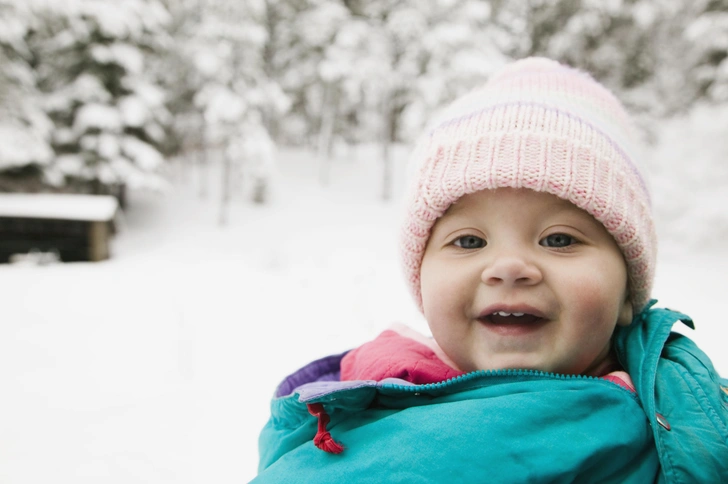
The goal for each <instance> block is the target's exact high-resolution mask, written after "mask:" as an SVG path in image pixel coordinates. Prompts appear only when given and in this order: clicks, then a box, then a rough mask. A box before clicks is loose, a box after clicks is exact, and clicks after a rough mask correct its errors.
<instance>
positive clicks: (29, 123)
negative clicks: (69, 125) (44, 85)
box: [0, 0, 52, 191]
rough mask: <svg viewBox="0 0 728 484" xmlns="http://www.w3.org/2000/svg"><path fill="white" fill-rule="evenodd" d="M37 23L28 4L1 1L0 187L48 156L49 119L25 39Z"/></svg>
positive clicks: (32, 169)
mask: <svg viewBox="0 0 728 484" xmlns="http://www.w3.org/2000/svg"><path fill="white" fill-rule="evenodd" d="M35 23H36V20H35V17H34V15H33V12H32V9H31V5H29V4H28V3H20V2H12V1H9V0H2V1H0V191H10V190H16V189H17V188H18V186H17V185H18V182H17V179H18V178H25V176H24V175H27V174H28V172H30V173H31V174H32V173H37V172H38V171H39V170H40V169H41V167H45V166H47V165H48V163H50V161H51V160H52V150H51V148H50V144H49V141H50V134H51V128H52V123H51V122H50V120H49V119H48V117H47V116H46V114H45V112H44V111H43V106H42V96H41V93H40V92H39V91H38V89H37V80H36V71H35V70H34V69H33V66H32V62H33V58H32V52H31V50H30V49H29V47H28V45H27V43H26V38H27V35H28V31H29V30H30V29H32V28H33V27H34V24H35Z"/></svg>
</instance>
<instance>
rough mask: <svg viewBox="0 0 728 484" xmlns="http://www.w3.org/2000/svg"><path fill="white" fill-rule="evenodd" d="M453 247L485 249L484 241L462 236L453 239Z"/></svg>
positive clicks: (472, 236)
mask: <svg viewBox="0 0 728 484" xmlns="http://www.w3.org/2000/svg"><path fill="white" fill-rule="evenodd" d="M453 245H454V246H456V247H460V248H461V249H481V248H483V247H485V240H483V239H481V238H480V237H476V236H475V235H464V236H462V237H458V238H457V239H455V240H454V241H453Z"/></svg>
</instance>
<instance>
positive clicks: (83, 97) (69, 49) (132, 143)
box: [28, 0, 170, 196]
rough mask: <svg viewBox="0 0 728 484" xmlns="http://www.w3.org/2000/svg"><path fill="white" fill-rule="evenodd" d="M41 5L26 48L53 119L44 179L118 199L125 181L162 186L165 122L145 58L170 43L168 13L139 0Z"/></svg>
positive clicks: (160, 92) (162, 94)
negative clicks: (51, 152) (51, 156)
mask: <svg viewBox="0 0 728 484" xmlns="http://www.w3.org/2000/svg"><path fill="white" fill-rule="evenodd" d="M40 5H41V6H40V7H37V10H36V15H37V17H38V18H39V22H38V26H37V28H35V29H34V30H32V31H31V32H29V35H28V45H29V46H30V49H31V51H32V52H33V57H34V69H35V71H36V73H37V78H38V87H39V89H40V90H41V91H42V92H44V93H45V109H46V111H47V113H48V114H49V116H50V117H51V119H52V120H53V123H54V132H53V138H52V146H53V149H54V151H55V154H56V157H55V159H54V161H53V163H51V164H50V165H49V166H47V167H45V168H44V170H43V171H44V176H45V180H49V181H51V182H52V183H53V184H55V185H59V186H65V187H66V188H64V189H66V190H72V191H82V192H90V193H115V194H117V195H119V196H121V195H122V189H123V188H124V187H125V186H130V187H146V188H155V189H158V188H161V187H163V186H164V184H165V182H164V179H163V178H162V176H161V172H162V170H163V167H164V158H163V156H162V155H161V153H160V151H159V148H160V147H161V146H162V145H163V143H164V142H165V136H166V134H165V126H166V125H167V123H169V121H170V119H169V113H168V111H167V109H166V108H165V105H164V101H165V97H166V94H165V92H164V91H163V90H162V89H161V88H160V86H159V85H158V84H157V83H156V82H155V80H154V79H153V78H151V76H150V75H149V71H148V70H147V66H146V63H147V59H148V56H149V54H150V53H155V52H160V51H163V50H164V48H165V46H166V45H168V43H169V42H168V39H169V37H168V35H167V32H166V30H165V28H166V24H167V22H168V21H169V16H168V13H167V11H166V10H165V9H164V7H163V6H162V5H161V4H160V3H158V2H156V1H142V0H127V1H125V2H119V3H113V4H109V3H108V2H103V1H101V0H76V1H69V2H65V3H63V4H57V5H55V4H54V5H51V4H40Z"/></svg>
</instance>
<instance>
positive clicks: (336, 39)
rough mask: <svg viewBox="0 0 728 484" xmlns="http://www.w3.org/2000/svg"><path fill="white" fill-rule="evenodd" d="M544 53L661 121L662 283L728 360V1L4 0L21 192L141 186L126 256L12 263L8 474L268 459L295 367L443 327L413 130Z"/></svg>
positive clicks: (0, 466) (119, 238) (3, 448)
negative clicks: (413, 174) (427, 259)
mask: <svg viewBox="0 0 728 484" xmlns="http://www.w3.org/2000/svg"><path fill="white" fill-rule="evenodd" d="M529 55H543V56H548V57H552V58H555V59H558V60H561V61H565V62H568V63H569V64H572V65H574V66H577V67H580V68H583V69H585V70H587V71H589V72H590V73H592V75H594V76H595V77H596V78H597V79H598V80H600V81H601V82H603V83H604V84H606V85H607V86H609V87H610V88H611V89H612V90H613V91H614V92H615V93H616V94H617V96H618V97H619V98H620V99H622V101H623V102H624V103H625V104H626V105H627V107H628V109H629V110H630V112H631V113H632V114H633V115H634V116H635V120H636V128H635V129H636V130H637V131H638V135H639V136H640V138H641V139H642V140H643V141H644V142H645V148H646V149H645V157H644V160H642V161H643V162H644V165H645V166H644V169H645V172H646V173H647V175H648V181H649V182H650V185H651V188H652V192H653V206H654V209H655V214H656V219H657V226H658V231H659V232H660V251H659V258H660V260H659V264H658V276H657V281H656V287H655V291H654V292H655V295H656V296H657V297H659V298H661V299H660V304H663V305H667V306H668V307H673V308H675V309H679V310H683V311H685V312H687V313H688V314H690V315H691V316H693V317H694V318H695V320H696V325H697V328H698V330H697V331H694V332H693V331H691V330H688V329H685V328H683V329H682V331H685V332H687V333H689V334H690V336H691V337H693V338H694V339H695V340H696V341H697V342H698V343H699V345H700V347H701V348H703V349H705V350H706V352H707V353H708V354H709V355H710V356H711V357H712V358H713V360H714V362H715V364H716V367H717V368H718V369H719V370H720V371H721V372H722V373H723V374H724V375H725V373H726V371H728V370H727V369H728V358H726V353H725V351H724V348H725V341H726V336H727V335H728V333H727V332H726V330H725V328H724V326H722V323H721V321H720V317H719V315H720V314H722V312H723V311H724V308H722V307H721V306H722V304H721V303H722V300H723V299H724V293H725V290H724V288H725V273H726V272H728V257H727V255H728V254H727V253H726V243H725V240H726V239H727V238H728V213H727V212H726V210H725V207H726V206H728V190H726V187H728V163H726V161H725V160H726V156H727V155H728V136H726V133H728V109H727V108H728V60H727V59H728V1H715V0H710V1H708V0H696V1H689V0H650V1H648V0H642V1H631V0H606V1H597V0H591V1H589V0H569V1H567V0H524V1H504V0H490V1H488V0H479V1H476V0H399V1H397V0H390V1H381V0H370V1H366V0H348V1H345V0H281V1H272V0H271V1H265V0H247V1H243V0H240V1H237V0H166V1H154V0H148V1H143V0H124V1H118V2H116V1H114V2H112V1H103V0H64V1H63V2H57V1H54V0H0V192H36V191H51V192H72V193H97V194H112V195H115V196H117V197H119V200H120V201H122V202H124V205H125V208H124V212H123V216H122V217H120V219H119V220H118V228H119V232H118V233H117V235H116V238H115V240H114V245H113V251H112V258H111V259H110V260H109V261H105V262H99V263H74V264H49V265H44V266H25V265H21V264H9V265H2V266H1V267H0V308H1V310H0V389H1V390H0V435H2V438H0V482H8V483H13V484H18V483H35V482H74V483H80V482H94V483H96V482H108V483H112V482H119V483H122V482H190V483H196V482H208V481H214V482H245V481H246V480H248V479H250V478H252V477H253V476H254V475H255V471H256V461H257V453H256V439H257V434H258V432H259V430H260V428H261V427H262V425H263V424H264V423H265V421H266V418H267V415H268V408H267V406H268V402H269V398H270V395H271V394H272V392H273V389H274V388H275V385H276V383H277V382H278V381H280V379H281V378H282V377H283V376H284V375H286V374H287V373H288V372H291V371H293V370H295V369H296V368H298V367H299V366H301V365H303V364H305V363H306V362H308V361H310V360H311V359H314V358H317V357H321V356H324V355H326V354H331V353H336V352H341V351H344V350H346V349H349V348H351V347H354V346H355V345H358V344H361V343H362V342H363V341H366V340H367V339H369V338H371V337H373V336H375V335H376V334H377V333H378V331H380V330H381V329H383V328H384V327H386V326H387V325H388V324H390V323H391V322H404V323H406V324H409V325H412V326H413V327H415V328H416V329H418V330H421V331H423V332H426V331H427V327H426V324H425V323H424V322H423V321H422V318H421V315H420V314H419V313H418V312H417V310H416V308H414V306H413V304H412V302H411V301H410V299H409V296H408V294H407V291H406V288H405V286H404V284H403V283H402V281H401V274H400V273H399V272H398V266H397V254H396V238H395V236H396V233H397V228H398V210H397V209H398V208H399V207H397V205H398V202H399V200H400V198H401V194H402V192H403V190H404V185H405V184H404V180H405V177H406V163H407V154H408V152H409V148H410V146H411V144H412V142H413V141H414V140H415V139H416V137H417V136H418V135H419V133H420V132H421V130H422V128H423V127H424V125H425V123H426V122H427V120H428V119H429V118H430V117H431V116H432V115H433V114H435V113H436V112H437V110H438V109H440V108H441V107H443V106H444V105H446V104H447V102H448V101H450V100H451V99H453V98H454V97H456V96H457V95H459V94H461V93H463V92H465V91H467V90H469V89H471V88H472V87H474V86H476V85H479V84H481V83H483V82H485V81H486V80H487V79H488V77H489V76H490V75H491V73H492V72H494V71H495V70H497V69H498V68H500V67H501V66H503V65H504V64H506V63H508V62H510V61H511V60H513V59H518V58H523V57H526V56H529ZM676 330H678V331H681V328H679V327H676ZM39 462H41V463H42V465H39V464H38V463H39Z"/></svg>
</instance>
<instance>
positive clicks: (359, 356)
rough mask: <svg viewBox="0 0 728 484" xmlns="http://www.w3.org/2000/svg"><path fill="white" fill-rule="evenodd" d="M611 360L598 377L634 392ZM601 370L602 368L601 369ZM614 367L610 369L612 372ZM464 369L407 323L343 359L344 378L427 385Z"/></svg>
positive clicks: (389, 330) (393, 327)
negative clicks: (387, 380) (392, 379)
mask: <svg viewBox="0 0 728 484" xmlns="http://www.w3.org/2000/svg"><path fill="white" fill-rule="evenodd" d="M617 368H618V363H617V361H616V359H610V360H608V361H606V362H605V363H604V364H603V365H600V367H599V368H598V369H597V371H596V374H595V373H592V376H597V377H600V378H603V379H605V380H608V381H611V382H612V383H615V384H617V385H619V386H621V387H623V388H625V389H627V390H629V391H632V392H634V391H635V388H634V384H633V382H632V379H631V378H630V377H629V375H628V374H627V373H626V372H624V371H622V370H621V368H620V369H617ZM600 370H602V371H600ZM610 370H611V371H610ZM463 374H464V372H462V371H460V370H458V369H457V368H455V364H454V363H453V362H452V361H451V360H450V359H449V358H448V357H447V355H445V353H444V352H443V351H442V349H441V348H440V347H439V346H438V345H437V343H436V342H435V340H434V339H432V338H428V337H426V336H424V335H422V334H420V333H418V332H416V331H414V330H413V329H410V328H408V327H407V326H404V325H394V326H392V327H391V328H390V329H387V330H385V331H384V332H382V333H381V334H380V335H379V336H377V337H376V338H375V339H374V340H372V341H369V342H367V343H364V344H363V345H362V346H360V347H358V348H356V349H354V350H352V351H350V352H349V353H347V355H346V356H344V358H343V359H342V360H341V380H342V381H347V380H374V381H381V380H384V379H385V378H400V379H402V380H405V381H408V382H411V383H415V384H418V385H424V384H427V383H437V382H441V381H444V380H447V379H450V378H454V377H456V376H460V375H463Z"/></svg>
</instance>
